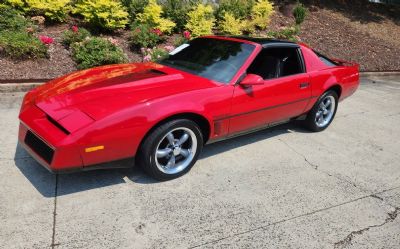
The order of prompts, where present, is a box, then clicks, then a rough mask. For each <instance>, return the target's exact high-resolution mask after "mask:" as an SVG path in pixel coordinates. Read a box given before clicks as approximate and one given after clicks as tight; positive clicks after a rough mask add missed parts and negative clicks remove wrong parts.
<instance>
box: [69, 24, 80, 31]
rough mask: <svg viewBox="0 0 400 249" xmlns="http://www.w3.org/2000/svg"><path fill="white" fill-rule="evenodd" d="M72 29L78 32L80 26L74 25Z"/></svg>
mask: <svg viewBox="0 0 400 249" xmlns="http://www.w3.org/2000/svg"><path fill="white" fill-rule="evenodd" d="M71 30H72V32H74V33H78V31H79V28H78V26H76V25H74V26H72V27H71Z"/></svg>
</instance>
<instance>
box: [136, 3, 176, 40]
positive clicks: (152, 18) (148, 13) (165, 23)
mask: <svg viewBox="0 0 400 249" xmlns="http://www.w3.org/2000/svg"><path fill="white" fill-rule="evenodd" d="M162 14H163V10H162V7H161V5H159V4H157V2H156V0H149V3H148V4H147V5H146V7H144V9H143V13H140V14H138V15H137V16H136V20H137V21H138V22H140V23H146V24H148V25H150V26H151V27H153V28H154V29H159V30H160V31H161V32H163V33H171V31H172V29H173V28H174V27H175V23H174V22H173V21H171V20H169V19H166V18H163V17H161V15H162Z"/></svg>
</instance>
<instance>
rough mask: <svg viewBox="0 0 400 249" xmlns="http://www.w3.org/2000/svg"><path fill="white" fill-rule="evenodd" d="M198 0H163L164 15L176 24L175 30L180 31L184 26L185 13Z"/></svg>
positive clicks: (185, 20)
mask: <svg viewBox="0 0 400 249" xmlns="http://www.w3.org/2000/svg"><path fill="white" fill-rule="evenodd" d="M197 2H199V0H164V1H163V4H162V6H163V11H164V17H166V18H168V19H170V20H172V21H173V22H174V23H175V24H176V26H175V31H177V32H180V31H182V30H183V29H184V28H185V24H186V22H187V13H188V12H189V11H190V10H191V9H192V8H193V6H194V5H195V4H196V3H197Z"/></svg>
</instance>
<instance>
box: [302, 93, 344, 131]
mask: <svg viewBox="0 0 400 249" xmlns="http://www.w3.org/2000/svg"><path fill="white" fill-rule="evenodd" d="M329 97H332V98H333V99H334V100H335V103H334V108H335V109H334V110H333V114H332V116H331V118H330V119H329V122H327V123H326V124H324V125H322V126H321V125H318V124H317V121H316V119H317V113H318V111H319V110H320V105H321V102H322V101H324V100H326V99H327V98H329ZM338 99H339V98H338V95H337V93H336V92H335V91H332V90H329V91H327V92H325V93H324V94H323V95H322V96H321V97H320V98H319V99H318V101H317V102H316V103H315V104H314V106H313V108H312V109H311V110H310V112H309V113H308V114H307V117H306V119H305V120H304V126H305V127H306V128H307V129H309V130H311V131H314V132H320V131H323V130H325V129H326V128H328V126H329V125H330V124H331V123H332V121H333V119H334V118H335V115H336V111H337V107H338Z"/></svg>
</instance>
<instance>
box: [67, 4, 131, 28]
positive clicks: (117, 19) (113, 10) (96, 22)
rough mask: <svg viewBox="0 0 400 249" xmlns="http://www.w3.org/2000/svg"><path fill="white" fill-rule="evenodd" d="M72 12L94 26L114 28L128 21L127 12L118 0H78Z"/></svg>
mask: <svg viewBox="0 0 400 249" xmlns="http://www.w3.org/2000/svg"><path fill="white" fill-rule="evenodd" d="M73 12H74V13H75V14H79V15H81V16H83V19H84V21H85V22H86V23H89V24H90V25H92V26H93V27H96V28H97V27H100V28H101V29H106V30H115V29H119V28H124V27H125V25H126V24H127V23H128V12H127V11H126V10H125V8H124V6H122V4H121V2H119V1H118V0H80V1H79V2H78V3H77V4H76V5H75V9H74V10H73Z"/></svg>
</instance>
